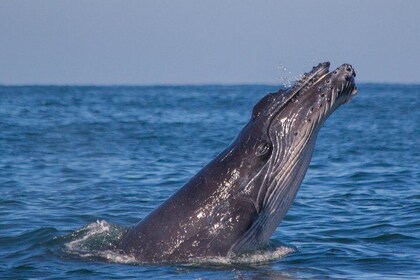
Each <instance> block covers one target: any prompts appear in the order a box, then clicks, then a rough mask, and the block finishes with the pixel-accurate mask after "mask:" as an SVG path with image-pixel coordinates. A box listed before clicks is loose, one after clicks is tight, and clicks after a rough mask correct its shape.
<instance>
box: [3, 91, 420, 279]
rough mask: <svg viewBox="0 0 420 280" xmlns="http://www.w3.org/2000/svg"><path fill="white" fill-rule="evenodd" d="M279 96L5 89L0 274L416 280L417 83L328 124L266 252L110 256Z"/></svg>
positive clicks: (419, 224) (358, 100)
mask: <svg viewBox="0 0 420 280" xmlns="http://www.w3.org/2000/svg"><path fill="white" fill-rule="evenodd" d="M276 89H277V88H276V87H272V86H263V85H247V86H158V87H116V86H115V87H74V86H63V87H61V86H45V87H44V86H35V87H32V86H28V87H6V86H2V87H0V279H132V278H139V279H142V278H151V279H152V278H153V279H155V278H166V279H191V278H193V279H307V278H309V279H312V278H315V279H326V278H329V279H403V278H406V279H420V164H419V163H420V125H419V122H420V85H384V84H361V85H359V93H358V95H356V96H355V97H354V98H353V99H352V100H351V101H350V102H349V103H348V104H345V105H343V106H341V107H340V108H339V109H338V110H337V111H336V112H335V113H334V114H333V115H332V116H331V117H330V118H329V120H328V121H327V122H326V123H325V125H324V127H323V128H322V129H321V132H320V134H319V137H318V141H317V145H316V149H315V152H314V156H313V159H312V162H311V165H310V167H309V170H308V172H307V174H306V177H305V180H304V182H303V184H302V186H301V188H300V190H299V192H298V195H297V197H296V200H295V202H294V204H293V205H292V207H291V209H290V210H289V212H288V215H287V216H286V218H285V219H284V221H283V222H282V223H281V224H280V226H279V227H278V228H277V231H276V232H275V234H274V235H273V237H272V243H273V244H275V245H274V248H272V249H271V250H267V251H258V252H255V253H253V254H249V255H246V256H243V257H242V258H240V259H236V260H229V259H221V260H218V261H215V262H209V263H191V264H183V265H141V264H139V263H136V262H135V260H133V259H130V258H129V257H127V256H123V255H119V254H117V253H116V252H114V251H113V250H112V243H113V242H115V240H117V239H118V238H119V236H120V235H121V233H122V232H123V231H124V229H125V228H127V227H129V226H131V225H134V224H135V223H137V222H138V221H139V220H140V219H141V218H142V217H144V216H145V215H147V214H148V213H149V212H150V211H151V210H153V209H154V208H155V207H156V206H158V205H159V204H160V203H162V202H163V201H164V200H166V199H167V198H168V197H169V196H170V195H171V194H173V193H174V192H175V191H176V190H177V189H178V188H180V187H181V186H182V185H183V184H184V183H185V182H186V181H187V180H188V179H189V178H191V177H192V176H193V175H194V174H195V173H196V172H197V171H198V170H199V169H200V168H201V167H203V166H204V165H205V164H206V163H207V162H209V161H210V160H211V159H212V158H214V157H215V156H216V155H217V154H218V153H219V152H221V151H222V150H223V149H224V148H225V147H226V146H227V145H228V144H229V143H231V141H232V140H233V139H234V138H235V136H236V135H237V133H238V132H239V131H240V130H241V128H242V127H243V126H244V125H245V123H246V122H247V120H248V119H249V117H250V114H251V110H252V107H253V105H254V104H255V103H256V102H257V101H258V100H259V99H260V98H261V97H263V96H264V95H265V94H266V93H268V92H273V91H275V90H276Z"/></svg>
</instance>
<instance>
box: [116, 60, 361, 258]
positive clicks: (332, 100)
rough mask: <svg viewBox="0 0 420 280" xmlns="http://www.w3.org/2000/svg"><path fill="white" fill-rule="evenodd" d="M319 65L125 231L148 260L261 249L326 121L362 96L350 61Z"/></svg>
mask: <svg viewBox="0 0 420 280" xmlns="http://www.w3.org/2000/svg"><path fill="white" fill-rule="evenodd" d="M329 66H330V63H329V62H324V63H320V64H318V65H317V66H315V67H313V69H312V70H311V71H309V72H307V73H305V74H303V76H302V77H301V78H300V79H299V80H297V81H296V82H295V83H294V85H293V86H291V87H289V88H285V89H280V90H279V91H277V92H275V93H270V94H268V95H266V96H265V97H264V98H262V99H261V100H260V101H259V102H258V103H257V104H256V105H255V106H254V108H253V110H252V114H251V117H250V119H249V122H248V123H247V124H246V125H245V127H244V128H243V129H242V130H241V132H240V133H239V135H238V136H237V137H236V138H235V140H234V141H233V142H232V144H231V145H229V146H228V147H227V148H226V149H225V150H224V151H222V152H221V153H220V154H219V155H218V156H217V157H216V158H215V159H213V160H212V161H211V162H210V163H208V164H207V165H206V166H204V167H203V168H202V169H201V170H200V171H199V172H198V173H197V174H196V175H195V176H194V177H193V178H192V179H190V181H188V182H187V183H186V184H185V185H184V186H183V187H182V188H181V189H179V190H178V191H177V192H176V193H175V194H174V195H172V196H171V197H170V198H169V199H168V200H166V201H165V202H164V203H163V204H161V205H160V206H159V207H158V208H156V209H155V210H154V211H152V212H151V213H150V214H149V215H147V216H146V217H145V218H144V219H142V220H141V221H140V222H139V223H138V224H137V225H135V226H133V227H132V228H131V229H129V230H128V231H127V233H126V234H125V235H123V236H122V238H121V240H120V243H119V245H118V249H119V250H121V251H122V252H124V253H126V254H130V255H133V256H134V257H135V258H136V259H137V260H139V261H140V262H144V263H164V262H172V263H173V262H175V263H176V262H187V261H188V260H191V259H194V258H200V257H204V258H207V257H219V256H221V257H233V256H235V255H238V254H241V253H244V252H249V251H252V250H256V249H258V248H261V247H263V246H265V245H266V244H267V242H268V241H269V239H270V237H271V235H272V234H273V232H274V231H275V229H276V228H277V226H278V225H279V224H280V222H281V221H282V219H283V218H284V216H285V215H286V213H287V211H288V209H289V208H290V206H291V204H292V202H293V200H294V198H295V196H296V193H297V191H298V189H299V186H300V185H301V183H302V180H303V178H304V176H305V173H306V171H307V169H308V165H309V162H310V160H311V157H312V152H313V150H314V146H315V142H316V138H317V135H318V132H319V130H320V128H321V126H322V124H323V123H324V122H325V120H326V119H327V118H328V117H329V116H330V115H331V114H332V113H333V112H334V111H335V110H336V109H337V108H338V107H339V106H340V105H341V104H344V103H346V102H347V101H349V100H350V99H351V98H352V96H354V95H355V94H356V93H357V87H356V85H355V80H354V79H355V77H356V73H355V71H354V69H353V67H352V66H351V65H350V64H343V65H341V66H340V67H338V68H336V69H335V70H334V71H331V72H329Z"/></svg>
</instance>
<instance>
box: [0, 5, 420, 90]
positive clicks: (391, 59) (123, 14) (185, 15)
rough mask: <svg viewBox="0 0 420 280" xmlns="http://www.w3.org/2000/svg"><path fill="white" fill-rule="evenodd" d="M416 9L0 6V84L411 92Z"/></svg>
mask: <svg viewBox="0 0 420 280" xmlns="http://www.w3.org/2000/svg"><path fill="white" fill-rule="evenodd" d="M419 14H420V1H415V0H413V1H409V0H404V1H386V0H369V1H366V0H363V1H362V0H357V1H350V0H347V1H268V0H262V1H243V0H241V1H239V0H237V1H215V0H212V1H175V0H167V1H159V0H153V1H129V0H125V1H106V0H90V1H79V0H71V1H58V0H51V1H34V0H30V1H16V0H13V1H1V2H0V38H1V39H0V40H1V41H0V84H104V85H109V84H138V85H142V84H201V83H206V84H208V83H216V84H219V83H221V84H226V83H228V84H232V83H233V84H234V83H269V84H276V83H280V78H281V76H287V74H286V73H284V72H282V71H280V70H279V69H278V67H279V66H280V65H284V66H285V67H286V68H287V69H288V70H290V71H291V72H292V76H294V75H297V74H299V73H301V72H303V71H306V70H310V68H311V67H312V66H313V65H315V64H317V63H318V62H320V61H324V60H329V61H331V63H332V66H334V67H335V66H338V65H339V64H341V63H343V62H348V63H352V64H353V65H354V66H355V68H356V72H357V80H358V81H362V82H388V83H394V82H397V83H420V15H419Z"/></svg>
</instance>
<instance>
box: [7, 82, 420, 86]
mask: <svg viewBox="0 0 420 280" xmlns="http://www.w3.org/2000/svg"><path fill="white" fill-rule="evenodd" d="M291 84H293V82H292V83H291ZM357 84H358V85H394V86H420V82H418V83H413V82H365V81H362V82H357ZM194 86H221V87H222V86H226V87H229V86H277V87H279V86H280V87H285V85H284V84H282V83H257V82H255V83H223V82H221V83H144V84H140V83H139V84H136V83H115V84H111V83H110V84H107V83H102V84H101V83H22V84H7V83H4V84H3V83H0V87H194Z"/></svg>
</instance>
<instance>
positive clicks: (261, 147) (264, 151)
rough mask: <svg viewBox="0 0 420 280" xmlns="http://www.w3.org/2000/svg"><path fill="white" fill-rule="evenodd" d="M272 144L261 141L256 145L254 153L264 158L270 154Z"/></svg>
mask: <svg viewBox="0 0 420 280" xmlns="http://www.w3.org/2000/svg"><path fill="white" fill-rule="evenodd" d="M271 150H272V145H271V143H269V142H266V141H263V142H261V143H259V144H258V145H257V148H256V150H255V155H256V156H257V157H259V158H263V159H265V158H266V157H268V156H269V155H270V154H271Z"/></svg>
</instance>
